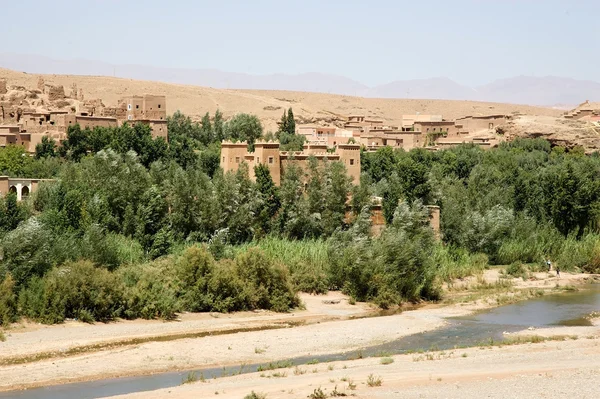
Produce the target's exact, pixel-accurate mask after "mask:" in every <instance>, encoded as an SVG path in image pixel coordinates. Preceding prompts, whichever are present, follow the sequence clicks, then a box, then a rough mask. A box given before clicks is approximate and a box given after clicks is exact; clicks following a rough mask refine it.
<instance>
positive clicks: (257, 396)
mask: <svg viewBox="0 0 600 399" xmlns="http://www.w3.org/2000/svg"><path fill="white" fill-rule="evenodd" d="M266 398H267V395H266V394H264V393H257V392H254V391H252V392H250V393H249V394H248V395H246V396H244V399H266Z"/></svg>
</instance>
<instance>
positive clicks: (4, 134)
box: [0, 125, 19, 147]
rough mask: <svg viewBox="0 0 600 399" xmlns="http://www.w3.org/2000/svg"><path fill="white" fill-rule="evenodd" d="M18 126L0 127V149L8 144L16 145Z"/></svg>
mask: <svg viewBox="0 0 600 399" xmlns="http://www.w3.org/2000/svg"><path fill="white" fill-rule="evenodd" d="M18 134H19V126H17V125H12V126H0V147H6V146H7V145H10V144H17V136H18Z"/></svg>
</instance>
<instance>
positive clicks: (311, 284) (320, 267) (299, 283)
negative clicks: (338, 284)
mask: <svg viewBox="0 0 600 399" xmlns="http://www.w3.org/2000/svg"><path fill="white" fill-rule="evenodd" d="M253 247H258V248H260V249H261V250H262V251H263V252H264V254H265V255H266V256H267V257H268V258H269V259H271V260H272V261H274V262H276V263H281V264H283V265H285V266H287V268H288V269H289V271H290V274H291V276H292V282H293V283H294V285H295V286H296V288H297V289H298V290H299V291H304V292H309V293H316V294H322V293H325V292H327V290H328V288H329V283H328V281H329V273H330V267H329V265H330V261H329V253H328V249H329V244H328V243H327V241H325V240H321V239H311V240H303V241H296V240H286V239H282V238H277V237H272V236H269V237H266V238H264V239H262V240H260V241H253V242H250V243H248V244H244V245H240V246H237V247H235V248H234V253H235V254H236V255H237V254H239V253H242V252H246V251H247V250H248V249H249V248H253Z"/></svg>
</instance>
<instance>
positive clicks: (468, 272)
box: [433, 244, 488, 281]
mask: <svg viewBox="0 0 600 399" xmlns="http://www.w3.org/2000/svg"><path fill="white" fill-rule="evenodd" d="M433 263H434V265H436V276H437V277H438V278H439V279H440V281H451V280H454V279H457V278H464V277H467V276H472V275H476V274H480V273H482V272H483V271H484V270H485V269H486V268H487V267H488V257H487V256H486V255H485V254H470V253H469V252H468V251H467V250H465V249H462V248H453V247H447V246H443V245H439V244H438V245H436V246H435V249H434V252H433Z"/></svg>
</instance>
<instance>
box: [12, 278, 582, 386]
mask: <svg viewBox="0 0 600 399" xmlns="http://www.w3.org/2000/svg"><path fill="white" fill-rule="evenodd" d="M497 277H498V271H497V270H490V271H486V273H485V275H484V278H485V279H486V280H490V281H495V279H497ZM536 278H537V280H531V281H529V280H528V281H522V280H520V281H519V280H515V281H516V284H515V289H517V290H518V289H521V288H531V287H530V285H531V284H534V285H536V286H539V287H542V288H544V287H545V288H546V289H552V288H553V287H555V285H556V284H563V285H577V284H582V283H584V282H586V281H588V280H587V279H589V278H590V277H589V276H586V275H568V274H565V275H564V276H563V277H562V278H561V279H560V281H557V282H555V281H553V280H552V279H553V277H550V278H548V276H547V275H545V274H541V275H540V277H539V278H538V277H536ZM467 292H468V291H467ZM460 293H462V291H461V292H460ZM303 300H304V302H305V304H306V310H303V311H298V312H294V313H290V314H274V313H269V312H259V313H253V312H251V313H240V314H233V315H222V314H213V315H209V314H202V315H183V316H182V317H181V320H180V321H177V322H160V321H127V322H117V323H110V324H96V325H86V324H83V323H77V322H70V323H66V324H64V325H59V326H36V325H25V326H22V327H21V328H19V327H17V328H13V329H12V330H10V332H9V334H8V339H7V341H6V342H3V343H0V364H2V362H4V364H3V365H1V366H0V390H9V389H14V388H17V387H33V386H43V385H50V384H60V383H66V382H73V381H84V380H94V379H104V378H109V377H118V376H126V375H142V374H152V373H157V372H161V371H169V370H189V369H194V368H207V367H213V366H214V367H223V366H225V365H234V364H237V365H239V364H243V363H246V364H251V363H267V362H271V361H277V360H282V359H286V358H292V357H297V356H318V355H323V354H329V353H338V352H344V351H350V350H355V349H360V348H362V347H366V346H371V345H376V344H381V343H384V342H389V341H393V340H395V339H398V338H400V337H403V336H406V335H410V334H414V333H418V332H423V331H427V330H431V329H434V328H439V327H440V326H442V325H444V323H445V321H444V320H445V318H446V317H449V316H459V315H465V314H468V313H470V312H472V311H473V310H477V309H482V308H486V307H490V306H493V304H494V301H488V300H486V299H480V300H477V301H475V302H470V303H460V301H458V302H457V303H454V304H452V305H447V306H441V305H430V306H425V307H422V308H419V309H417V310H414V311H405V312H403V313H401V314H396V315H392V316H385V317H377V318H359V319H349V318H350V317H352V316H355V317H361V316H364V315H365V314H367V313H369V312H373V309H372V307H370V306H369V305H367V304H357V305H350V304H349V303H348V301H347V299H346V298H345V297H344V296H343V295H342V294H340V293H330V294H328V295H327V296H319V297H315V296H309V295H303ZM276 323H288V324H287V325H288V326H290V327H289V328H282V329H277V330H264V331H253V332H243V333H236V334H229V335H212V336H204V337H194V338H190V337H187V338H182V337H180V336H178V335H181V334H192V333H205V332H212V333H213V334H216V333H218V332H224V331H235V330H236V329H239V328H240V327H256V328H261V327H269V326H273V325H274V324H276ZM283 326H285V325H283ZM173 336H175V338H177V339H169V337H173ZM133 338H144V339H147V341H148V342H141V343H130V344H127V342H126V341H127V340H128V339H133ZM111 342H112V343H114V342H117V343H119V342H121V343H123V344H122V345H121V344H119V345H116V346H114V347H106V348H102V350H94V349H93V348H92V349H90V350H89V351H87V350H86V351H82V352H81V353H77V352H76V351H75V352H74V353H72V355H70V356H68V357H62V356H61V353H65V352H69V351H71V350H73V348H80V347H82V346H85V345H102V344H107V343H111ZM39 353H46V354H50V355H49V356H47V357H45V358H44V359H43V360H39V361H33V360H32V359H29V360H27V361H26V362H24V363H23V364H9V363H10V362H9V361H10V360H11V359H19V357H21V358H27V357H30V356H32V355H36V354H39Z"/></svg>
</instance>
